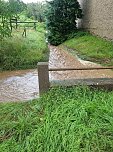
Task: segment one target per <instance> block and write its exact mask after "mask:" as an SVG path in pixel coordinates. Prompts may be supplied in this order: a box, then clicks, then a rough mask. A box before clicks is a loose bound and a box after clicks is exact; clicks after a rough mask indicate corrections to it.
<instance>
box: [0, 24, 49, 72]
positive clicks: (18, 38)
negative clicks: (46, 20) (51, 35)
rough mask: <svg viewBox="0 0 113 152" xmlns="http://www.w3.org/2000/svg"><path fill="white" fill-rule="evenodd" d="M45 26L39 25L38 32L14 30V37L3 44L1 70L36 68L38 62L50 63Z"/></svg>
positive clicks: (5, 40) (0, 57)
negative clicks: (25, 33) (23, 35)
mask: <svg viewBox="0 0 113 152" xmlns="http://www.w3.org/2000/svg"><path fill="white" fill-rule="evenodd" d="M44 31H45V30H44V25H38V28H37V31H35V30H30V29H27V37H26V38H25V37H22V33H23V30H22V28H21V29H19V30H13V33H12V37H10V38H6V39H4V40H3V41H2V42H1V47H0V62H1V63H0V65H1V67H0V68H1V70H15V69H27V68H36V65H37V62H39V61H48V54H49V51H48V47H47V44H46V42H45V34H44Z"/></svg>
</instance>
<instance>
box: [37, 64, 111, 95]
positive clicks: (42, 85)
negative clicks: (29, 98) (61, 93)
mask: <svg viewBox="0 0 113 152" xmlns="http://www.w3.org/2000/svg"><path fill="white" fill-rule="evenodd" d="M102 69H103V70H105V69H106V70H107V69H113V66H112V67H91V68H50V69H49V66H48V62H39V63H38V82H39V94H40V95H41V94H43V93H45V92H47V91H48V90H49V88H50V86H51V85H50V81H49V71H71V70H75V71H77V70H102ZM53 84H54V85H56V86H57V85H60V86H61V85H63V86H72V85H74V86H76V85H88V86H92V87H99V88H101V87H102V88H107V89H110V90H111V89H113V78H93V79H91V78H89V79H78V80H77V79H74V80H67V81H66V80H63V81H62V82H61V81H57V82H56V83H53Z"/></svg>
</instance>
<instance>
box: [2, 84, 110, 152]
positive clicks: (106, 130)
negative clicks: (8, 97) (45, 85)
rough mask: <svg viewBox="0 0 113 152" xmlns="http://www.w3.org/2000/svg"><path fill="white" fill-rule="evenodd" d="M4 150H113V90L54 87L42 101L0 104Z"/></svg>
mask: <svg viewBox="0 0 113 152" xmlns="http://www.w3.org/2000/svg"><path fill="white" fill-rule="evenodd" d="M0 117H1V121H0V123H1V124H0V130H1V135H0V140H1V145H0V151H2V152H3V151H4V152H9V151H10V152H26V151H27V152H97V151H101V152H112V151H113V92H106V91H100V90H90V89H89V88H85V87H81V88H80V87H76V88H56V89H55V88H53V89H52V90H50V91H49V92H48V93H47V94H45V95H44V96H42V97H41V98H40V99H39V100H34V101H30V102H27V103H1V104H0Z"/></svg>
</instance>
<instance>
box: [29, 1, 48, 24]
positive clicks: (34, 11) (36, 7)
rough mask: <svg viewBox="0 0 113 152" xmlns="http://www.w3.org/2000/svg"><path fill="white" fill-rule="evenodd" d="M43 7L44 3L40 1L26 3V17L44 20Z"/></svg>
mask: <svg viewBox="0 0 113 152" xmlns="http://www.w3.org/2000/svg"><path fill="white" fill-rule="evenodd" d="M45 8H46V5H45V4H43V3H41V2H37V3H29V4H27V13H26V14H27V17H29V18H33V19H34V20H38V21H39V22H43V21H45V16H44V11H45Z"/></svg>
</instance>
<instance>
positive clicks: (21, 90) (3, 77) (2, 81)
mask: <svg viewBox="0 0 113 152" xmlns="http://www.w3.org/2000/svg"><path fill="white" fill-rule="evenodd" d="M98 66H100V65H97V64H95V63H92V62H89V61H84V60H81V59H79V58H78V57H73V56H72V55H70V54H69V53H68V52H67V51H64V50H62V49H61V48H58V47H53V46H50V58H49V67H50V68H66V67H71V68H72V67H77V68H82V67H98ZM82 78H113V71H111V70H92V71H63V72H62V71H60V72H50V81H52V80H66V79H82ZM38 92H39V91H38V72H37V69H34V70H19V71H11V72H9V71H7V72H2V73H0V102H5V101H6V102H10V101H13V102H17V101H26V100H32V99H34V98H37V97H38V96H39V94H38Z"/></svg>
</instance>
